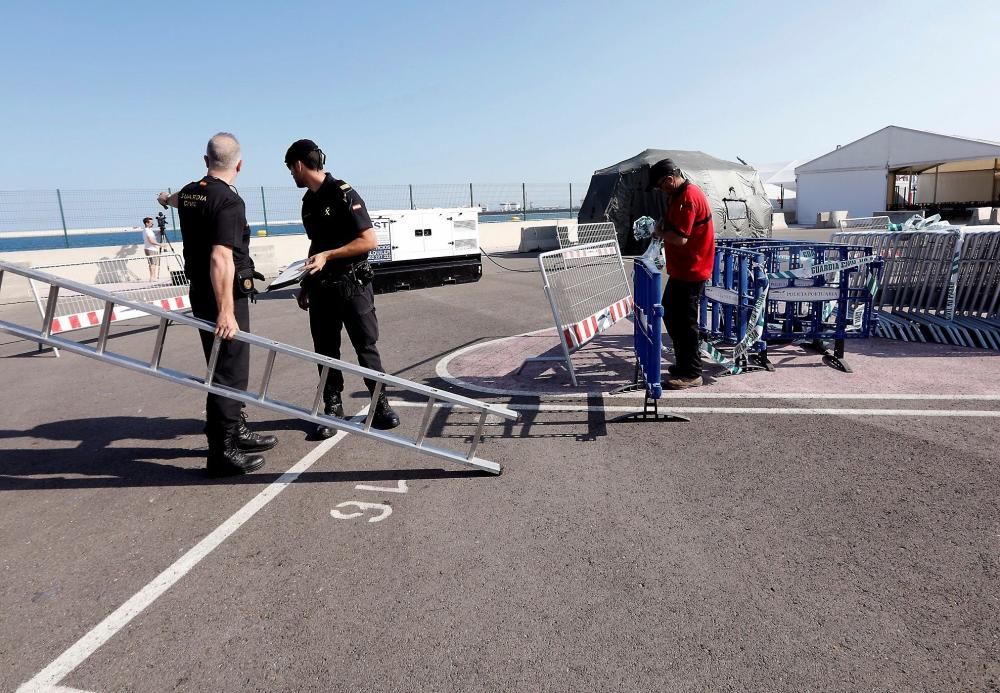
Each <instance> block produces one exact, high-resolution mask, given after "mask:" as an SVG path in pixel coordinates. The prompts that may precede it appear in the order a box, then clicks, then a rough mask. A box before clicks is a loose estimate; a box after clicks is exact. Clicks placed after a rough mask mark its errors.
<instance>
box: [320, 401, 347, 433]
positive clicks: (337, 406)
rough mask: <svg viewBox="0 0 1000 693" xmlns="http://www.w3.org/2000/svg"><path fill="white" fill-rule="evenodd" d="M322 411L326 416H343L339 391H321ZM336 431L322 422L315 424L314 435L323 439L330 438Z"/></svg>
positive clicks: (342, 405) (342, 404)
mask: <svg viewBox="0 0 1000 693" xmlns="http://www.w3.org/2000/svg"><path fill="white" fill-rule="evenodd" d="M323 413H324V414H326V415H327V416H336V417H337V418H338V419H343V418H344V403H343V401H341V399H340V393H339V392H324V393H323ZM336 432H337V431H336V429H333V428H330V427H329V426H324V425H323V424H317V425H316V435H317V436H319V437H320V438H323V439H324V440H325V439H326V438H332V437H333V434H334V433H336Z"/></svg>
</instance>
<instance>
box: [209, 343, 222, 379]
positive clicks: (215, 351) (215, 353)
mask: <svg viewBox="0 0 1000 693" xmlns="http://www.w3.org/2000/svg"><path fill="white" fill-rule="evenodd" d="M221 348H222V337H220V336H219V335H215V341H214V342H212V353H211V354H209V357H208V370H207V371H206V373H205V384H206V385H211V384H212V380H214V379H215V365H216V364H217V363H218V362H219V349H221Z"/></svg>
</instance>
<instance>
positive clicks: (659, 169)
mask: <svg viewBox="0 0 1000 693" xmlns="http://www.w3.org/2000/svg"><path fill="white" fill-rule="evenodd" d="M676 172H677V164H675V163H674V160H673V159H663V160H661V161H657V162H656V163H655V164H653V165H652V166H650V167H649V178H648V179H647V181H646V190H647V191H649V190H656V189H657V188H658V187H660V186H659V185H658V183H659V182H660V181H661V180H663V179H664V178H666V177H667V176H669V175H672V174H674V173H676Z"/></svg>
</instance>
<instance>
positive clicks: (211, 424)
mask: <svg viewBox="0 0 1000 693" xmlns="http://www.w3.org/2000/svg"><path fill="white" fill-rule="evenodd" d="M233 310H234V312H235V313H236V322H237V324H238V325H239V326H240V329H241V330H243V331H244V332H249V331H250V301H249V299H248V298H246V297H245V296H243V297H239V298H236V300H235V301H234V305H233ZM191 312H192V313H194V316H195V317H196V318H201V319H202V320H207V321H208V322H210V323H213V324H214V323H215V321H216V320H217V319H218V317H219V308H218V304H217V303H216V301H215V293H214V292H213V291H212V287H211V285H209V287H208V290H207V291H206V290H205V289H203V288H201V287H196V286H195V285H194V284H192V285H191ZM199 334H200V336H201V346H202V349H203V350H204V352H205V362H206V363H208V359H209V356H210V355H211V353H212V343H213V342H214V341H215V335H213V334H212V333H211V332H204V331H201V332H200V333H199ZM249 378H250V345H249V344H245V343H243V342H235V341H227V340H222V344H221V346H220V347H219V358H218V360H217V361H216V362H215V377H214V378H213V379H212V382H213V383H215V384H216V385H224V386H226V387H231V388H234V389H237V390H245V389H247V382H248V380H249ZM242 411H243V403H242V402H238V401H236V400H235V399H229V398H228V397H222V396H220V395H213V394H209V395H208V397H207V398H206V399H205V434H206V435H207V436H208V437H209V440H211V439H212V438H213V436H222V435H224V434H225V433H231V432H232V430H233V428H234V427H235V426H237V425H238V424H239V420H240V412H242Z"/></svg>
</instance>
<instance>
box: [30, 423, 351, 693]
mask: <svg viewBox="0 0 1000 693" xmlns="http://www.w3.org/2000/svg"><path fill="white" fill-rule="evenodd" d="M367 412H368V407H367V405H366V406H365V408H364V409H362V410H361V411H360V412H358V413H357V414H356V415H355V417H354V418H355V420H363V419H364V416H365V415H366V414H367ZM346 437H347V433H345V432H344V431H338V432H337V434H336V435H334V436H333V437H332V438H329V439H327V440H325V441H323V442H322V443H320V444H319V445H317V446H316V447H315V448H313V449H312V451H310V452H309V454H308V455H306V456H305V457H303V458H302V459H301V460H299V461H298V462H297V463H296V464H295V465H294V466H293V467H292V468H291V469H289V470H288V471H287V472H285V473H284V474H282V475H281V476H280V477H278V478H277V479H276V480H275V481H274V482H273V483H271V484H270V485H269V486H268V487H267V488H265V489H264V490H263V491H261V492H260V493H258V494H257V496H256V497H254V498H253V499H252V500H251V501H250V502H248V503H247V504H246V505H244V506H243V507H242V508H240V509H239V510H237V511H236V513H235V514H234V515H233V516H232V517H230V518H229V519H228V520H226V521H225V522H223V523H222V524H221V525H219V527H217V528H216V529H215V530H214V531H213V532H212V533H211V534H209V535H208V536H207V537H205V538H204V539H202V540H201V541H199V542H198V543H197V544H195V545H194V547H192V548H191V549H190V550H189V551H188V552H187V553H185V554H184V555H183V556H181V557H180V558H179V559H177V561H176V562H174V564H173V565H171V566H170V567H169V568H167V569H166V570H164V571H163V572H162V573H160V574H159V575H157V576H156V577H155V578H153V581H152V582H150V583H149V584H148V585H146V586H145V587H143V588H142V589H141V590H139V592H137V593H136V594H135V595H134V596H133V597H132V598H131V599H129V600H128V601H127V602H125V603H124V604H122V605H121V606H120V607H118V608H117V609H116V610H115V611H113V612H112V613H111V614H110V615H109V616H108V617H107V618H105V619H104V620H103V621H101V622H100V623H98V624H97V625H96V626H94V627H93V628H92V629H91V631H90V632H89V633H87V634H86V635H84V636H83V637H82V638H80V639H79V640H77V641H76V643H74V644H73V645H72V646H71V647H70V648H69V649H68V650H66V651H65V652H63V653H62V654H61V655H59V656H58V657H57V658H56V659H55V661H53V662H52V663H51V664H49V665H48V666H47V667H45V668H44V669H42V670H41V671H40V672H38V674H36V675H35V677H34V678H32V679H31V680H30V681H28V682H27V683H25V684H22V685H21V686H20V687H19V688H18V689H17V693H51V692H52V691H53V690H55V691H63V690H71V689H63V688H60V687H56V688H53V687H54V686H57V684H58V683H59V682H60V681H62V680H63V679H64V678H66V676H68V675H69V673H70V672H71V671H73V670H74V669H76V668H77V667H78V666H80V665H81V664H83V662H84V661H86V659H87V658H88V657H90V655H92V654H94V652H96V651H97V649H98V648H99V647H101V645H103V644H104V643H106V642H107V641H108V640H110V639H111V638H112V637H114V635H115V634H116V633H117V632H118V631H120V630H121V629H122V628H124V627H125V626H126V625H128V623H129V622H130V621H131V620H132V619H134V618H135V617H136V616H138V615H139V614H140V613H142V611H143V610H144V609H145V608H146V607H148V606H149V605H150V604H152V603H153V602H154V601H156V600H157V598H159V597H160V596H161V595H162V594H163V593H164V592H166V591H167V590H168V589H170V588H171V587H172V586H173V585H174V584H176V583H177V581H178V580H180V579H181V578H182V577H184V576H185V575H187V574H188V573H189V572H190V571H191V569H192V568H194V567H195V566H196V565H198V563H199V562H200V561H201V560H202V559H203V558H205V556H207V555H208V554H210V553H212V551H214V550H215V549H216V548H217V547H218V546H219V545H220V544H222V542H224V541H225V540H226V539H228V538H229V537H230V536H232V535H233V533H234V532H236V530H238V529H239V528H240V527H242V526H243V525H244V524H246V522H247V521H248V520H249V519H250V518H252V517H253V516H254V515H255V514H256V513H257V511H259V510H260V509H261V508H263V507H264V506H265V505H267V504H268V503H270V502H271V501H272V500H274V498H275V497H276V496H277V495H278V494H279V493H281V492H282V491H284V490H285V489H286V488H287V487H288V485H289V484H291V483H292V482H293V481H295V480H296V479H297V478H299V475H301V474H302V473H303V472H305V471H306V470H308V469H309V468H310V467H311V466H313V465H314V464H315V463H316V461H317V460H319V458H320V457H322V456H323V455H324V454H325V453H326V452H327V451H328V450H329V449H330V448H332V447H333V446H334V445H336V444H337V443H339V442H340V441H342V440H343V439H344V438H346Z"/></svg>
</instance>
